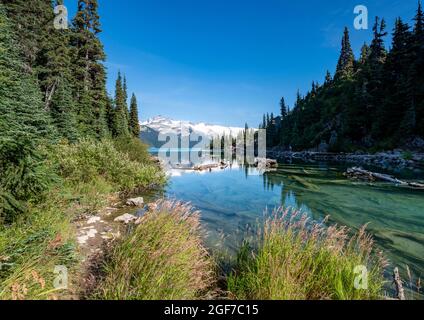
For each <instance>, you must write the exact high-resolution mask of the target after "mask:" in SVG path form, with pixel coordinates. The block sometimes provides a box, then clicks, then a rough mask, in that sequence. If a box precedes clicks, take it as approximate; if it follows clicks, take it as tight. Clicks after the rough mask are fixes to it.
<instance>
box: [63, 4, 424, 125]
mask: <svg viewBox="0 0 424 320" xmlns="http://www.w3.org/2000/svg"><path fill="white" fill-rule="evenodd" d="M417 1H418V0H372V1H371V0H370V1H368V0H365V1H362V0H342V1H340V0H339V1H335V0H319V1H318V0H316V1H313V0H294V1H288V0H262V1H260V0H244V1H239V0H120V1H117V0H99V5H100V15H101V22H102V27H103V33H102V35H101V38H102V41H103V42H104V45H105V51H106V54H107V63H106V66H107V68H108V77H109V79H108V89H109V91H110V92H111V93H112V92H113V86H114V81H115V79H116V74H117V72H118V70H121V71H122V72H123V73H125V74H126V76H127V79H128V85H129V91H130V93H131V92H135V94H136V95H137V97H138V99H139V100H140V117H141V119H143V120H144V119H146V118H149V117H152V116H155V115H159V114H160V115H164V116H169V117H172V118H175V119H181V120H190V121H206V122H209V123H214V124H223V125H232V126H244V123H245V122H248V123H249V125H250V126H257V125H258V124H259V123H260V121H261V119H262V114H263V113H265V112H272V111H273V112H274V113H276V114H278V112H279V106H278V104H279V100H280V98H281V96H284V97H285V98H286V101H287V102H288V104H289V105H290V106H292V105H293V102H294V99H295V96H296V92H297V90H298V89H300V91H301V92H302V93H304V92H306V91H307V90H308V89H309V88H310V85H311V83H312V81H313V80H315V81H319V82H320V83H322V82H323V78H324V75H325V72H326V70H327V69H329V70H330V71H331V72H332V73H333V72H334V69H335V66H336V63H337V59H338V55H339V51H340V41H341V36H342V31H343V28H344V26H348V27H349V28H350V30H351V41H352V45H353V47H354V50H355V53H356V54H358V52H359V49H360V47H361V45H362V44H363V43H364V41H367V42H369V41H370V39H371V33H372V32H371V28H372V21H373V17H375V16H376V15H379V16H383V17H385V18H386V19H387V22H388V26H389V30H390V32H391V30H392V28H393V23H394V19H395V18H396V17H397V16H401V17H403V18H404V19H405V20H408V21H409V20H410V19H411V18H412V17H413V16H414V14H415V10H416V7H417ZM76 3H77V1H76V0H65V4H66V5H67V6H68V7H69V9H70V11H71V14H73V13H74V12H75V7H76ZM360 4H362V5H366V6H367V7H368V9H369V15H370V26H369V27H370V29H369V30H367V31H364V30H362V31H357V30H354V28H353V21H354V18H355V15H354V14H353V8H354V7H355V6H356V5H360Z"/></svg>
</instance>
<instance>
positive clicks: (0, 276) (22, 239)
mask: <svg viewBox="0 0 424 320" xmlns="http://www.w3.org/2000/svg"><path fill="white" fill-rule="evenodd" d="M47 198H48V199H49V201H47V202H44V203H43V204H41V205H39V206H36V207H31V208H29V210H28V212H27V213H26V214H25V215H22V216H20V217H19V219H18V220H17V221H15V222H14V223H13V224H12V225H8V226H5V225H1V224H0V264H1V265H2V268H0V300H12V299H13V300H45V299H53V298H55V299H57V298H58V297H59V296H66V295H69V293H70V292H69V291H66V290H62V291H59V290H56V289H55V288H54V285H53V284H54V279H55V278H56V277H57V274H55V267H56V266H66V267H67V268H68V271H69V278H70V279H72V277H73V276H74V274H73V271H74V270H73V268H74V266H75V264H76V261H77V255H76V244H75V239H74V230H73V229H72V227H71V223H70V220H71V218H72V215H69V213H68V212H67V210H66V208H67V203H66V202H64V199H63V198H62V196H61V195H59V194H58V193H57V192H56V193H51V194H49V196H48V197H47Z"/></svg>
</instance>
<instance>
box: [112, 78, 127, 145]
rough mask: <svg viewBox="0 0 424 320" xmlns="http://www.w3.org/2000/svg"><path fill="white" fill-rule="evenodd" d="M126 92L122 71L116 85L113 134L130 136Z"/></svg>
mask: <svg viewBox="0 0 424 320" xmlns="http://www.w3.org/2000/svg"><path fill="white" fill-rule="evenodd" d="M125 108H126V104H125V93H124V88H123V84H122V77H121V73H120V72H119V73H118V79H117V80H116V85H115V109H114V112H113V125H112V135H113V136H115V137H119V136H128V135H129V130H128V128H129V126H128V121H127V117H126V111H125Z"/></svg>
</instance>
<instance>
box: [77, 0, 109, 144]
mask: <svg viewBox="0 0 424 320" xmlns="http://www.w3.org/2000/svg"><path fill="white" fill-rule="evenodd" d="M97 9H98V5H97V0H79V1H78V11H77V14H76V17H75V18H74V21H73V33H72V40H71V44H72V46H73V61H72V65H73V67H74V70H73V75H74V91H75V97H76V99H77V114H78V122H79V126H80V130H81V132H83V133H84V134H85V135H88V136H93V137H99V138H100V137H102V136H105V135H106V134H107V125H106V106H107V93H106V72H105V68H104V65H103V63H102V62H103V61H104V60H105V54H104V51H103V45H102V43H101V42H100V40H99V38H98V36H99V34H100V32H101V29H100V21H99V15H98V13H97Z"/></svg>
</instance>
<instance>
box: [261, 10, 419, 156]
mask: <svg viewBox="0 0 424 320" xmlns="http://www.w3.org/2000/svg"><path fill="white" fill-rule="evenodd" d="M386 29H387V26H386V21H385V20H384V19H379V18H378V17H377V18H376V19H375V23H374V27H373V33H374V37H373V39H372V42H371V44H370V45H368V44H366V43H365V44H364V45H363V47H362V49H361V55H360V57H359V59H355V56H354V53H353V50H352V47H351V44H350V40H349V30H348V28H345V31H344V35H343V40H342V49H341V54H340V58H339V61H338V64H337V69H336V72H335V75H334V77H332V76H331V74H330V72H327V74H326V76H325V81H324V83H323V84H319V83H316V82H315V81H314V82H313V83H312V89H311V90H310V91H309V92H308V93H307V94H306V95H305V96H302V95H301V93H300V92H298V94H297V101H296V103H295V105H294V107H293V108H292V109H291V110H290V108H289V107H288V106H287V105H286V103H285V100H284V98H282V99H281V102H280V107H281V114H280V115H279V116H275V115H274V114H267V115H264V117H263V120H262V123H261V124H260V127H261V128H265V129H267V135H268V139H267V140H268V146H269V147H279V148H284V149H286V150H319V151H344V152H349V151H356V150H366V151H377V150H382V149H386V150H387V149H394V148H398V147H401V148H402V147H406V148H411V149H414V148H423V147H424V141H423V140H422V139H423V137H424V15H423V9H422V6H421V3H419V6H418V10H417V12H416V15H415V17H414V26H413V27H412V28H411V26H409V25H408V24H407V23H405V22H404V21H403V20H402V19H401V18H398V19H396V22H395V26H394V30H393V38H392V44H391V47H390V50H388V49H386V47H385V44H384V40H385V37H386V36H387V35H388V33H387V31H386Z"/></svg>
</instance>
